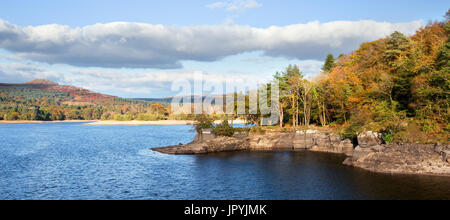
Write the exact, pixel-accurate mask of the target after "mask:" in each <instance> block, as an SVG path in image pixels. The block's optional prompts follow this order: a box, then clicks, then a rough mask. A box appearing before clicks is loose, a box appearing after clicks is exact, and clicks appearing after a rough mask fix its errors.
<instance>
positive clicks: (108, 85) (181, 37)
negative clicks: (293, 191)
mask: <svg viewBox="0 0 450 220" xmlns="http://www.w3.org/2000/svg"><path fill="white" fill-rule="evenodd" d="M0 4H1V7H0V19H1V20H0V21H1V23H0V81H2V82H23V81H27V80H29V79H32V78H36V77H40V78H42V77H45V78H49V79H52V80H55V81H58V82H60V83H63V84H73V85H76V86H81V87H85V88H88V89H92V90H94V91H98V92H104V93H109V94H113V95H118V96H122V97H164V96H170V95H173V94H174V93H175V92H173V91H170V81H171V80H172V79H174V78H180V77H181V78H182V77H186V78H189V74H192V73H193V72H195V71H201V72H203V73H205V74H206V73H207V74H209V75H208V77H211V78H227V77H243V78H245V80H253V79H257V78H267V79H269V78H270V77H271V75H272V74H273V73H274V72H275V71H277V70H282V69H284V68H285V67H286V66H287V65H288V64H291V63H292V64H298V65H300V67H301V69H302V70H303V72H304V73H305V74H307V75H309V76H313V75H314V74H316V73H317V72H318V71H319V69H320V65H321V64H322V62H323V57H324V55H326V53H328V52H331V53H334V54H335V55H337V54H339V53H348V52H350V51H352V50H354V49H357V47H358V45H359V44H360V43H362V42H364V41H368V40H375V39H378V38H380V37H385V36H387V35H388V34H390V33H391V32H393V31H394V30H400V31H403V32H405V33H406V34H412V33H414V31H415V30H416V29H417V28H419V27H420V26H421V25H423V24H426V23H427V22H428V21H431V20H442V17H443V15H444V14H445V12H446V11H447V10H448V8H450V4H449V2H448V0H447V1H443V0H434V1H422V0H417V1H412V0H410V1H405V0H398V1H392V0H391V1H385V0H381V1H373V0H370V1H369V0H358V1H351V0H340V1H338V0H329V1H324V0H316V1H294V0H284V1H269V0H223V1H221V0H216V1H214V0H213V1H206V0H201V1H184V0H183V1H182V0H178V1H176V0H164V1H160V0H156V1H144V0H127V1H114V0H77V1H61V0H40V1H35V0H15V1H9V0H8V1H3V0H1V1H0ZM111 22H122V23H111ZM100 23H101V24H100ZM49 24H53V25H49ZM96 24H97V25H96ZM278 33H279V34H278ZM324 42H325V43H324Z"/></svg>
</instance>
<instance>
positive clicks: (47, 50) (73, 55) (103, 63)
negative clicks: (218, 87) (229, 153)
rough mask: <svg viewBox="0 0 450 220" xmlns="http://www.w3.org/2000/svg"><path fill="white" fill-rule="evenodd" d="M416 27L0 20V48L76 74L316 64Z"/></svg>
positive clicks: (354, 23) (344, 23) (337, 23)
mask: <svg viewBox="0 0 450 220" xmlns="http://www.w3.org/2000/svg"><path fill="white" fill-rule="evenodd" d="M422 24H423V22H421V21H413V22H408V23H388V22H376V21H370V20H364V21H334V22H328V23H320V22H310V23H306V24H294V25H289V26H271V27H268V28H254V27H250V26H241V25H203V26H186V27H179V26H165V25H152V24H145V23H129V22H114V23H106V24H95V25H91V26H85V27H78V28H70V27H68V26H63V25H57V24H53V25H43V26H27V27H20V26H17V25H14V24H10V23H8V22H5V21H2V20H0V48H3V49H6V50H8V51H10V52H13V54H14V56H15V57H17V58H18V59H28V60H33V61H38V62H45V63H49V64H55V63H63V64H69V65H73V66H82V67H110V68H122V67H127V68H160V69H168V68H172V69H175V68H181V67H182V65H181V61H183V60H192V61H216V60H220V59H222V58H224V57H228V56H232V55H236V54H240V53H245V52H252V51H263V52H264V55H265V56H270V57H287V58H296V59H299V60H323V58H324V57H325V56H326V55H327V54H328V53H335V54H338V53H347V52H350V51H352V50H354V49H356V48H358V47H359V45H360V44H361V43H362V42H365V41H371V40H376V39H378V38H382V37H385V36H387V35H389V34H391V33H392V32H394V31H396V30H398V31H401V32H403V33H406V34H412V33H414V32H415V30H417V29H418V28H419V27H421V26H422Z"/></svg>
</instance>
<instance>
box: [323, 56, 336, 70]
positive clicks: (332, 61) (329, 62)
mask: <svg viewBox="0 0 450 220" xmlns="http://www.w3.org/2000/svg"><path fill="white" fill-rule="evenodd" d="M335 63H336V60H335V59H334V57H333V54H331V53H330V54H328V55H327V59H326V60H325V64H324V65H323V66H322V71H324V72H330V71H331V70H332V69H333V67H334V65H335Z"/></svg>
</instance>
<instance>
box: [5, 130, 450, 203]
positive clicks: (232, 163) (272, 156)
mask: <svg viewBox="0 0 450 220" xmlns="http://www.w3.org/2000/svg"><path fill="white" fill-rule="evenodd" d="M191 130H192V127H191V126H147V125H138V126H101V125H99V126H91V125H84V124H83V123H50V124H10V125H0V199H152V200H153V199H157V200H159V199H163V200H166V199H194V200H197V199H244V200H247V199H256V200H260V199H261V200H262V199H264V200H265V199H274V200H280V199H450V177H434V176H411V175H386V174H376V173H371V172H367V171H364V170H360V169H357V168H352V167H347V166H344V165H342V161H343V160H344V159H345V157H344V156H342V155H335V154H327V153H313V152H305V151H303V152H231V153H218V154H209V155H202V156H194V155H165V154H160V153H157V152H153V151H151V150H149V149H150V148H153V147H161V146H166V145H175V144H179V143H188V142H190V141H191V140H192V139H193V137H194V133H193V132H192V131H191Z"/></svg>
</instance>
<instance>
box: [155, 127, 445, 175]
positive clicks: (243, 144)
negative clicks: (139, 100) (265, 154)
mask: <svg viewBox="0 0 450 220" xmlns="http://www.w3.org/2000/svg"><path fill="white" fill-rule="evenodd" d="M152 150H154V151H157V152H160V153H166V154H206V153H213V152H224V151H272V150H309V151H316V152H328V153H337V154H345V155H347V159H346V160H345V161H344V162H343V163H344V164H345V165H348V166H354V167H359V168H362V169H365V170H369V171H373V172H379V173H390V174H420V175H439V176H450V145H430V144H385V143H383V140H382V139H381V135H380V134H377V133H374V132H366V133H363V134H360V135H359V136H358V140H357V143H352V141H351V140H349V139H342V138H341V137H340V136H339V135H337V134H331V133H322V132H319V131H315V130H307V131H297V132H296V133H282V132H266V133H264V134H260V133H250V134H249V133H237V134H235V135H234V136H233V137H216V136H215V135H213V134H212V133H211V131H208V130H207V131H203V132H202V133H200V134H197V135H196V136H195V139H194V141H193V142H191V143H189V144H186V145H183V144H180V145H176V146H168V147H162V148H153V149H152Z"/></svg>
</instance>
